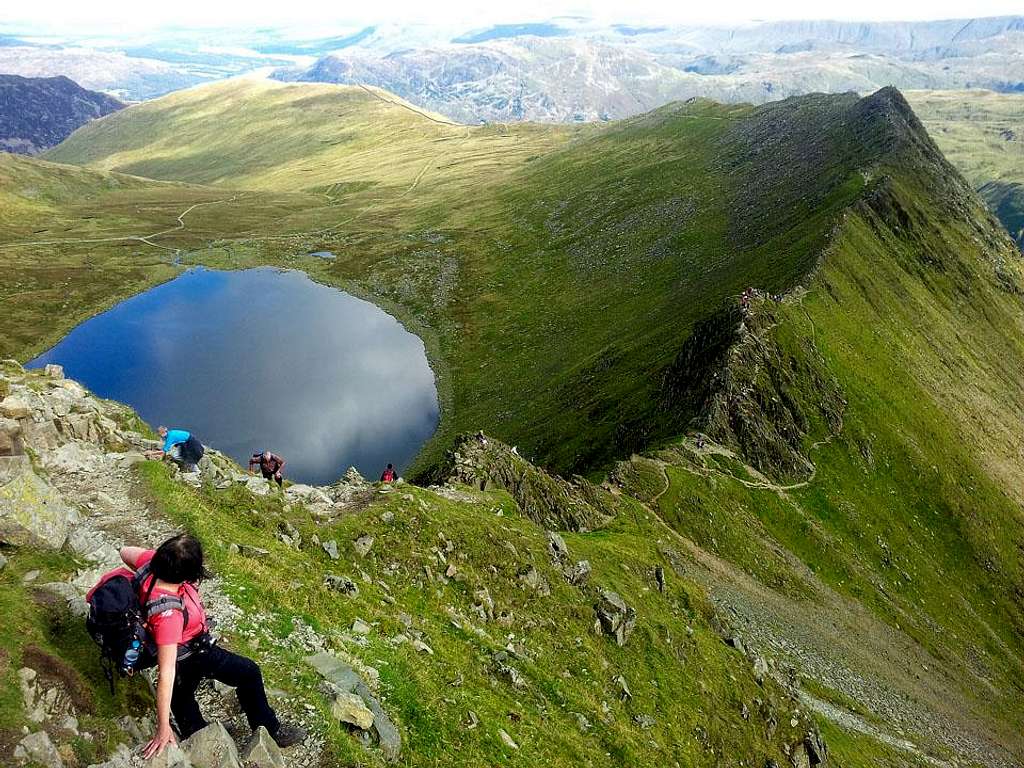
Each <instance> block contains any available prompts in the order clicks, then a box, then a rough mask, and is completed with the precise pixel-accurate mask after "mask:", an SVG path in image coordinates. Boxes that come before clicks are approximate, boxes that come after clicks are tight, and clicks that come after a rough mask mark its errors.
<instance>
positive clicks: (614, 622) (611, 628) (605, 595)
mask: <svg viewBox="0 0 1024 768" xmlns="http://www.w3.org/2000/svg"><path fill="white" fill-rule="evenodd" d="M594 610H595V612H596V613H597V619H598V622H599V623H600V625H601V629H602V630H603V631H604V633H605V634H606V635H610V636H611V637H613V638H615V642H616V643H617V644H619V645H625V644H626V641H627V640H628V639H629V635H630V633H631V632H632V631H633V627H634V626H635V625H636V611H635V610H634V609H633V608H632V607H630V606H629V605H627V604H626V601H625V600H623V599H622V598H621V597H619V596H618V595H617V594H616V593H615V592H612V591H610V590H604V591H602V592H601V596H600V598H599V599H598V602H597V605H596V606H594Z"/></svg>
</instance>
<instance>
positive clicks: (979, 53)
mask: <svg viewBox="0 0 1024 768" xmlns="http://www.w3.org/2000/svg"><path fill="white" fill-rule="evenodd" d="M364 32H365V34H364V35H363V36H362V37H361V38H360V41H359V42H358V43H355V44H353V45H350V46H346V47H345V48H344V49H343V50H341V51H338V52H334V53H331V54H328V55H326V56H323V57H321V58H320V59H319V60H317V61H316V62H315V63H314V64H313V65H312V66H309V67H305V68H302V67H291V68H287V69H284V70H281V71H278V72H277V73H276V74H275V77H277V78H279V79H282V80H301V81H317V82H330V83H366V84H371V85H376V86H379V87H381V88H385V89H387V90H389V91H392V92H394V93H396V94H398V95H400V96H402V97H403V98H406V99H408V100H409V101H411V102H413V103H415V104H418V105H420V106H423V107H426V108H429V109H432V110H435V111H437V112H440V113H442V114H444V115H447V116H448V117H451V118H453V119H456V120H463V121H514V120H539V121H552V122H566V121H584V120H599V119H615V118H621V117H628V116H630V115H634V114H638V113H641V112H644V111H647V110H650V109H653V108H655V107H657V106H660V105H661V104H664V103H665V102H667V101H672V100H685V99H688V98H691V97H694V96H703V97H707V98H711V99H714V100H716V101H723V102H753V103H763V102H766V101H774V100H776V99H781V98H785V97H788V96H793V95H799V94H803V93H811V92H818V91H823V92H844V91H858V92H861V93H865V92H870V91H874V90H876V89H878V88H880V87H883V86H886V85H896V86H898V87H900V88H915V89H919V88H929V89H947V88H987V89H991V90H996V91H1024V17H1016V16H1015V17H1004V18H992V19H973V20H956V21H938V22H920V23H847V22H780V23H763V24H750V25H746V26H742V27H626V26H622V25H615V26H611V27H593V26H588V25H586V24H584V23H581V22H578V21H577V22H576V23H574V24H571V25H570V24H566V23H554V22H553V23H549V24H525V25H500V26H495V27H491V28H488V29H484V30H477V31H474V32H472V33H467V34H463V35H461V36H458V37H455V38H453V39H451V40H450V41H446V42H443V43H440V44H437V45H434V46H427V47H407V48H404V49H403V48H399V47H393V48H389V46H386V45H382V43H383V40H382V39H381V36H380V34H379V33H378V32H377V31H376V30H375V29H373V28H368V29H367V30H364Z"/></svg>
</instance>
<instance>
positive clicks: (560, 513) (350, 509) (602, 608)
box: [0, 361, 827, 768]
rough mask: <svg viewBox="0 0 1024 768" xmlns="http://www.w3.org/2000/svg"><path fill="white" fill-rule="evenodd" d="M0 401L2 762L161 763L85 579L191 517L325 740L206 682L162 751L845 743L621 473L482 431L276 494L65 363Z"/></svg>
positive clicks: (794, 756) (223, 606)
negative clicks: (176, 745) (820, 725)
mask: <svg viewBox="0 0 1024 768" xmlns="http://www.w3.org/2000/svg"><path fill="white" fill-rule="evenodd" d="M0 395H2V398H0V414H2V417H0V469H2V474H0V540H2V542H3V545H2V546H3V561H2V563H3V565H2V570H0V600H2V601H3V605H4V607H5V608H7V609H8V610H9V611H10V613H9V617H10V618H9V621H7V622H5V625H4V627H3V628H2V629H0V649H2V656H0V659H2V660H3V664H2V666H0V675H2V676H3V682H4V691H5V693H4V694H3V696H4V697H5V698H4V699H3V704H4V706H3V707H2V714H0V758H2V759H3V761H4V763H5V764H12V765H21V766H33V767H34V766H45V768H62V767H64V768H73V767H74V766H82V767H83V768H84V766H91V768H130V767H135V768H137V767H138V766H141V765H143V763H142V761H140V759H139V758H138V755H137V752H136V751H135V750H136V747H137V746H138V745H139V744H141V743H144V742H145V740H146V739H147V738H148V735H149V733H150V732H151V729H152V726H153V723H152V720H151V712H152V699H151V694H150V693H149V690H148V688H147V686H146V685H145V684H144V681H140V680H137V681H121V683H120V684H119V685H118V688H117V692H116V694H115V695H113V696H112V695H111V694H110V692H109V689H108V688H107V685H106V681H105V680H104V679H103V677H102V673H101V671H100V669H99V665H98V660H97V658H96V655H95V651H94V649H93V648H92V646H91V641H90V640H89V639H88V638H87V637H86V635H85V633H84V629H83V627H82V625H81V621H82V615H83V612H84V610H85V606H84V602H83V595H84V593H85V590H86V589H87V588H88V587H89V586H91V585H92V584H93V583H94V582H95V580H96V578H97V577H98V575H99V574H100V573H102V572H103V571H104V570H105V569H107V568H109V567H111V566H112V565H113V564H115V563H116V561H117V554H116V553H117V547H118V546H120V545H122V544H125V543H129V542H131V543H143V544H156V543H158V542H159V541H160V540H161V539H162V538H164V537H165V536H167V535H168V534H169V533H171V532H172V531H173V530H175V529H178V528H179V527H181V526H184V527H186V528H188V529H191V530H193V531H194V532H195V533H196V534H197V535H199V536H200V538H201V539H202V540H203V542H204V544H205V547H206V550H207V555H208V558H209V559H210V561H211V564H212V565H213V567H214V569H215V570H216V573H217V578H215V579H214V580H213V581H211V582H208V583H205V584H204V585H203V587H202V591H203V595H204V600H205V601H206V602H207V605H208V606H209V612H210V614H211V615H212V616H214V617H216V618H217V619H218V620H219V621H218V624H217V626H216V627H215V631H216V632H217V633H218V634H219V635H221V637H222V642H225V643H227V644H229V645H230V646H231V647H235V648H238V649H239V650H241V651H242V652H244V653H247V654H249V655H252V656H254V657H255V658H257V659H258V660H259V661H260V662H261V663H262V664H263V668H264V674H265V676H266V679H267V681H268V685H270V686H271V687H272V691H271V693H272V698H273V700H274V702H275V706H276V707H278V708H279V709H280V710H281V711H282V713H283V714H285V716H287V717H290V718H292V719H298V720H300V721H302V722H304V723H305V724H306V725H307V726H308V727H309V728H310V730H311V734H312V735H311V736H310V738H309V739H307V741H306V742H305V743H304V744H302V745H300V746H299V747H296V748H292V749H289V750H285V751H283V752H278V751H277V750H275V749H274V748H273V746H272V744H271V743H270V742H269V740H268V739H267V738H266V734H265V733H257V734H250V733H249V732H248V728H247V727H246V726H245V724H244V718H241V716H240V714H239V712H238V710H237V704H236V703H235V702H234V697H233V694H232V692H231V691H230V689H226V688H224V687H223V686H211V687H208V688H206V687H204V688H203V689H202V690H201V697H202V702H203V705H204V708H205V709H206V711H207V713H208V716H209V717H210V719H211V720H213V721H215V724H214V725H213V726H211V727H210V728H208V729H204V731H202V732H201V733H200V734H197V735H196V736H194V737H193V738H192V739H190V740H188V741H187V742H185V743H183V744H182V745H180V746H181V748H180V750H179V749H175V750H170V751H169V752H168V753H167V754H166V755H165V756H164V757H162V758H161V759H159V760H157V761H155V762H150V763H146V765H158V766H174V767H175V768H189V767H190V766H194V767H195V768H204V767H205V766H213V765H215V766H218V768H239V766H241V765H245V766H247V767H248V766H253V765H255V766H257V767H258V768H285V767H286V766H340V765H349V764H353V762H358V763H359V764H364V765H379V764H386V763H389V762H395V761H397V762H399V763H400V764H403V765H435V764H437V763H438V761H439V760H440V761H443V762H444V763H445V764H450V765H467V766H470V765H481V764H486V763H489V762H492V761H501V762H504V763H505V764H509V765H523V766H526V765H535V764H536V763H537V761H538V760H540V759H543V760H544V761H545V762H549V763H551V764H553V765H557V766H569V765H579V764H592V765H607V766H611V765H621V764H653V763H657V762H664V761H665V760H668V761H670V762H672V761H678V762H680V763H681V764H682V763H685V764H687V765H720V764H723V763H722V761H723V760H727V761H729V762H730V763H731V762H733V761H734V760H736V759H742V760H743V761H744V762H747V761H749V762H750V763H751V764H775V765H783V764H786V763H787V762H788V763H790V764H792V765H794V766H814V765H821V764H824V762H825V761H826V759H827V747H826V746H825V744H824V740H823V738H822V736H821V735H820V734H819V733H818V731H817V727H816V725H815V723H814V720H813V718H812V717H810V716H809V715H808V714H807V711H806V709H805V708H804V707H803V705H801V704H799V703H798V701H797V698H796V696H797V693H796V691H795V689H792V688H791V687H787V686H789V685H790V684H789V683H788V682H787V675H786V674H785V671H784V670H782V669H781V668H780V669H779V670H778V674H777V675H776V674H775V672H773V671H772V669H773V667H772V665H771V664H770V663H769V662H767V661H766V660H765V659H764V658H760V657H757V658H755V657H750V658H748V657H747V656H746V655H745V652H744V651H743V647H742V644H741V643H740V642H739V641H738V640H737V639H735V637H734V636H733V635H732V634H731V632H730V631H729V630H728V628H727V627H726V626H725V625H724V624H722V623H721V622H720V621H719V620H718V619H717V618H716V617H715V615H714V613H713V611H712V610H711V608H710V606H709V605H708V604H707V603H706V602H705V601H704V598H703V597H702V593H701V590H700V589H699V588H697V587H696V586H695V585H694V584H693V583H691V582H689V581H687V580H686V579H684V578H682V577H680V576H677V575H673V574H674V573H675V572H674V571H671V565H670V563H669V562H668V561H667V560H665V559H664V558H663V557H662V556H661V555H660V554H659V552H658V549H657V548H656V546H655V545H654V544H653V541H654V539H655V538H656V530H657V528H656V526H655V523H654V521H653V520H651V519H650V516H649V513H648V512H647V511H646V509H645V508H644V507H642V506H640V505H637V504H636V503H634V502H631V501H629V500H628V499H623V498H621V497H617V496H616V495H615V494H614V493H612V492H611V491H610V490H608V489H602V488H598V487H593V486H587V485H586V484H585V483H584V481H577V482H576V483H573V484H569V483H565V482H563V481H560V480H558V479H557V478H554V477H551V476H548V475H546V474H545V473H543V472H542V471H540V470H537V469H536V468H533V467H531V466H529V465H527V464H526V463H525V462H524V461H523V460H522V459H521V458H520V457H518V456H517V455H516V452H515V451H514V450H513V449H510V448H508V447H507V446H502V445H501V444H500V443H495V442H494V441H491V440H490V439H489V438H487V437H486V436H483V435H473V436H467V437H465V438H464V439H463V440H462V441H461V442H460V443H459V445H458V446H457V447H456V448H455V450H454V451H453V452H452V457H451V458H452V466H453V468H454V469H453V471H454V472H455V473H456V477H455V478H453V480H452V482H451V483H445V484H444V485H439V486H434V487H432V488H416V487H414V486H409V485H405V484H401V483H400V484H399V485H397V486H394V487H377V486H374V485H371V484H369V483H367V482H365V481H364V480H362V478H360V477H358V474H357V473H355V472H354V471H351V472H350V473H348V474H347V475H346V477H345V478H343V479H341V480H339V482H338V483H336V484H334V485H332V486H328V487H322V488H313V487H309V486H301V485H290V486H289V487H288V488H286V489H285V491H284V493H278V492H276V491H271V490H270V487H269V486H268V485H267V484H266V483H264V482H263V481H262V480H257V479H255V478H253V477H252V476H250V475H247V474H246V473H243V472H241V471H240V470H239V469H238V468H237V467H236V466H234V465H233V464H231V463H230V462H229V461H227V460H225V459H224V458H223V457H222V456H221V455H220V454H218V453H217V452H216V451H215V450H212V449H211V450H210V451H209V453H208V456H207V458H206V459H204V462H203V464H202V467H201V469H200V472H198V473H193V474H191V475H182V474H178V473H175V472H171V471H170V470H169V468H168V467H166V466H163V465H159V464H154V463H149V462H145V461H144V460H143V457H142V454H141V451H142V450H144V449H146V448H148V447H151V446H152V445H153V444H154V443H153V441H151V440H149V439H148V438H147V437H146V434H147V430H146V428H145V427H144V425H142V424H141V423H140V422H139V421H138V419H137V417H135V416H134V414H133V413H132V412H131V411H130V410H129V409H127V408H125V407H124V406H121V405H119V404H116V403H111V402H105V401H101V400H99V399H97V398H95V397H93V396H92V395H91V394H89V393H88V392H87V391H86V390H84V389H83V388H82V387H81V386H80V385H79V384H77V383H76V382H73V381H70V380H67V379H65V378H63V374H62V372H61V371H60V370H59V369H57V368H53V369H50V370H47V371H35V372H26V371H24V370H22V369H21V367H20V366H18V365H17V364H15V363H13V361H7V362H5V363H3V369H2V375H0ZM467 482H468V483H469V484H466V483H467ZM506 483H507V486H506V485H505V484H506ZM481 485H483V486H485V488H484V490H481ZM488 485H490V486H491V487H489V488H488V487H486V486H488ZM521 509H522V511H520V510H521ZM531 518H536V519H539V520H543V521H545V522H546V523H548V524H552V525H554V524H560V523H562V522H563V521H564V522H566V523H567V524H568V526H569V527H571V528H576V529H581V528H584V527H589V526H597V525H600V526H602V527H601V528H600V529H599V530H596V531H594V532H593V533H572V532H570V531H566V532H565V533H562V534H560V533H558V532H556V531H552V530H546V529H545V527H543V526H541V525H538V524H537V523H536V522H534V520H533V519H531ZM667 574H668V575H667ZM776 677H777V678H778V679H776ZM766 761H767V762H766Z"/></svg>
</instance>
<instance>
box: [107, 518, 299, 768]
mask: <svg viewBox="0 0 1024 768" xmlns="http://www.w3.org/2000/svg"><path fill="white" fill-rule="evenodd" d="M120 554H121V559H122V560H123V561H124V563H125V565H127V566H128V568H130V569H131V570H132V571H139V570H140V569H143V568H148V574H147V575H146V576H145V577H144V578H143V579H142V581H141V584H140V593H141V594H140V597H139V599H140V601H141V602H142V603H143V605H146V604H150V603H152V601H153V600H156V599H159V598H160V597H165V596H166V597H170V598H179V599H180V601H181V607H180V610H174V609H168V610H165V611H163V612H160V613H157V614H155V615H153V616H151V617H150V618H149V619H148V621H147V624H146V629H147V632H148V633H149V634H150V636H151V638H152V640H153V641H154V642H155V644H156V657H157V667H158V670H159V675H158V678H157V686H156V713H157V731H156V735H154V736H153V738H152V739H151V740H150V741H149V743H148V744H147V745H146V748H145V750H144V751H143V757H146V758H150V757H153V756H155V755H159V754H161V753H162V752H163V751H164V749H165V748H166V747H167V745H168V744H174V743H176V742H175V737H174V732H173V731H172V730H171V714H172V713H173V714H174V719H175V721H176V723H177V726H178V734H179V735H180V736H181V738H183V739H185V738H188V737H189V736H191V735H192V734H193V733H195V732H196V731H198V730H200V729H202V728H204V727H206V725H207V722H206V720H204V719H203V715H202V712H201V711H200V709H199V703H198V702H197V701H196V690H197V689H198V688H199V684H200V683H201V682H202V681H203V680H204V679H212V680H219V681H220V682H222V683H224V684H225V685H230V686H233V687H234V688H235V692H236V694H237V695H238V703H239V706H240V707H241V708H242V711H243V712H245V715H246V718H247V719H248V720H249V725H250V726H251V727H252V729H253V730H254V731H255V730H256V729H257V728H259V727H260V726H263V727H264V728H266V729H267V731H268V732H269V733H270V736H271V737H272V738H273V739H274V741H276V742H277V744H278V746H280V747H290V746H292V745H294V744H298V743H299V742H300V741H302V740H303V739H305V738H306V733H305V731H304V730H303V729H302V728H300V727H298V726H295V725H287V724H282V723H281V722H279V721H278V719H277V715H276V714H275V713H274V710H273V709H271V707H270V704H269V703H268V701H267V693H266V690H265V689H264V687H263V674H262V673H261V672H260V668H259V666H258V665H257V664H256V662H254V661H252V660H251V659H247V658H246V657H244V656H239V655H238V654H237V653H232V652H231V651H228V650H225V649H224V648H221V647H220V646H219V645H217V644H216V642H215V641H214V640H213V639H212V638H211V637H210V635H209V633H208V632H207V623H206V611H205V609H204V608H203V601H202V598H201V597H200V596H199V590H198V589H197V585H198V584H199V582H200V581H202V580H203V579H204V578H208V577H209V575H210V574H209V572H208V571H207V570H206V568H205V567H204V566H203V548H202V546H201V545H200V543H199V541H198V540H196V539H195V538H193V537H192V536H189V535H188V534H185V533H183V534H180V535H178V536H174V537H173V538H170V539H168V540H167V541H165V542H164V543H163V544H161V545H160V547H159V548H157V549H156V550H152V549H143V548H142V547H124V548H122V549H121V553H120ZM120 570H122V571H123V569H120ZM173 602H175V603H176V602H177V601H176V600H174V601H173ZM183 651H184V653H183Z"/></svg>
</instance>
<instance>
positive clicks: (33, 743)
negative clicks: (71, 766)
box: [14, 731, 64, 768]
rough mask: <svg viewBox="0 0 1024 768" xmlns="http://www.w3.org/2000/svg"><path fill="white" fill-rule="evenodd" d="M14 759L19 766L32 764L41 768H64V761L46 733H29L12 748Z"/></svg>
mask: <svg viewBox="0 0 1024 768" xmlns="http://www.w3.org/2000/svg"><path fill="white" fill-rule="evenodd" d="M14 759H15V760H16V761H17V762H18V763H19V764H21V765H26V764H28V763H32V764H35V765H41V766H43V768H64V761H63V760H61V757H60V753H59V752H57V748H56V747H55V746H53V742H52V741H50V736H49V734H48V733H47V732H46V731H37V732H36V733H30V734H29V735H28V736H26V737H25V738H23V739H22V740H21V741H19V742H18V746H16V747H15V748H14Z"/></svg>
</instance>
